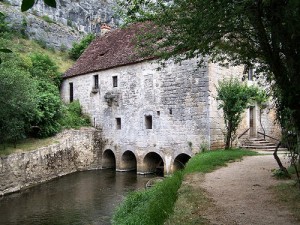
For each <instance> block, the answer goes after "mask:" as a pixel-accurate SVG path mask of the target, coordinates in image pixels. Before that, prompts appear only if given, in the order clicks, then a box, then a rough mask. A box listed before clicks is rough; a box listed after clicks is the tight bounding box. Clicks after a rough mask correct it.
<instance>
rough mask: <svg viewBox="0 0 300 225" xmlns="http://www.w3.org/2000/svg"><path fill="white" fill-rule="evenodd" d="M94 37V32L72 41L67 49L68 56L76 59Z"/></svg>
mask: <svg viewBox="0 0 300 225" xmlns="http://www.w3.org/2000/svg"><path fill="white" fill-rule="evenodd" d="M94 39H95V35H94V34H88V35H87V36H85V37H84V38H83V39H82V40H81V41H80V42H79V43H73V46H72V48H71V49H70V51H69V57H70V58H71V59H73V60H77V59H78V58H79V57H80V56H81V54H82V53H83V52H84V50H85V49H86V48H87V47H88V46H89V44H90V43H91V42H92V41H93V40H94Z"/></svg>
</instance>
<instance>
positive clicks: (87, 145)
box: [0, 128, 104, 196]
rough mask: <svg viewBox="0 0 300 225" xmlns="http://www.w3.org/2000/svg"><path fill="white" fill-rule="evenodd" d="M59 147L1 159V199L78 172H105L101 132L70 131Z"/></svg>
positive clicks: (62, 137) (51, 146) (60, 138)
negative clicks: (102, 163)
mask: <svg viewBox="0 0 300 225" xmlns="http://www.w3.org/2000/svg"><path fill="white" fill-rule="evenodd" d="M55 139H57V142H58V143H55V144H52V145H50V146H48V147H43V148H39V149H37V150H34V151H30V152H24V153H15V154H11V155H8V156H5V157H0V196H1V195H4V194H8V193H12V192H15V191H19V190H21V189H23V188H26V187H29V186H31V185H34V184H38V183H41V182H45V181H48V180H51V179H53V178H56V177H60V176H63V175H66V174H69V173H73V172H75V171H81V170H91V169H98V168H101V159H102V147H103V143H104V141H103V140H102V136H101V131H99V130H96V129H93V128H85V129H81V130H67V131H64V132H62V133H60V134H59V135H58V136H56V137H55Z"/></svg>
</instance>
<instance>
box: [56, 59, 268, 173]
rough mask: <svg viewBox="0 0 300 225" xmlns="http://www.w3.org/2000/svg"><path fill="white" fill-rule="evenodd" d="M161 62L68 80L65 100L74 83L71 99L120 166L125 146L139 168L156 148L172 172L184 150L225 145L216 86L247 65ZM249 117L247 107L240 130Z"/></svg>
mask: <svg viewBox="0 0 300 225" xmlns="http://www.w3.org/2000/svg"><path fill="white" fill-rule="evenodd" d="M158 67H159V64H157V63H156V62H155V61H144V62H138V63H135V64H132V65H125V66H120V67H116V68H111V69H107V70H103V71H98V72H93V73H88V74H84V75H79V76H73V77H69V78H65V79H64V82H63V85H62V88H61V96H62V99H63V100H64V101H65V102H69V101H70V83H72V84H73V99H74V100H77V99H78V100H79V101H80V104H81V106H82V107H83V111H84V113H86V114H88V115H89V116H90V117H91V121H92V124H93V125H94V126H95V127H98V128H100V129H101V130H102V133H103V136H104V137H105V139H106V140H108V141H107V142H106V146H105V147H104V149H110V150H111V151H112V152H113V153H114V155H115V157H116V164H117V165H116V167H117V169H120V170H122V163H124V160H122V157H123V155H124V153H125V152H126V151H131V152H132V153H133V154H134V156H135V157H136V160H137V164H138V165H137V169H138V172H143V171H145V170H146V169H145V168H144V167H145V165H144V164H145V161H143V160H144V159H145V156H146V155H147V154H148V153H149V152H154V153H157V154H158V155H160V156H161V158H162V159H163V163H164V166H165V172H166V173H169V172H171V171H172V170H173V168H172V166H173V164H174V160H175V158H176V157H177V156H178V155H180V154H182V153H183V154H186V155H188V156H192V155H193V154H195V153H197V152H200V151H201V149H203V148H206V149H216V148H220V147H223V146H224V132H225V126H224V120H223V113H222V111H221V110H218V102H217V100H216V99H215V98H216V95H217V93H216V87H217V85H218V81H219V80H223V79H224V78H229V77H232V76H233V77H240V79H241V77H242V76H241V75H242V73H243V69H244V68H242V67H230V68H225V67H220V66H218V65H216V64H208V63H207V64H206V65H205V66H204V67H202V68H198V67H197V63H196V59H194V60H188V61H184V62H182V63H181V64H180V65H179V64H174V63H173V62H171V61H169V62H168V63H167V65H166V67H165V68H161V70H157V68H158ZM97 77H98V81H95V80H97ZM114 82H115V84H114ZM97 84H98V88H97V87H96V88H95V85H97ZM248 117H249V115H248V113H247V112H246V113H245V118H244V120H243V122H242V124H241V127H240V129H239V131H238V133H241V132H243V131H244V130H245V129H247V128H248V127H249V122H248V121H249V118H248ZM266 118H267V116H266ZM269 125H270V124H269Z"/></svg>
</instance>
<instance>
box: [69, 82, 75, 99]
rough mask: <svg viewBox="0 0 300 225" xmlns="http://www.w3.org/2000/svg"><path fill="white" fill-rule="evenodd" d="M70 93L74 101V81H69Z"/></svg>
mask: <svg viewBox="0 0 300 225" xmlns="http://www.w3.org/2000/svg"><path fill="white" fill-rule="evenodd" d="M69 94H70V102H73V100H74V96H73V95H74V92H73V83H69Z"/></svg>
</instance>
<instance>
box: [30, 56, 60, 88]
mask: <svg viewBox="0 0 300 225" xmlns="http://www.w3.org/2000/svg"><path fill="white" fill-rule="evenodd" d="M29 57H30V59H31V62H32V66H31V67H30V69H29V72H30V73H31V75H32V76H33V77H36V78H38V79H46V80H47V81H51V82H53V83H54V84H55V85H56V86H57V87H59V86H60V83H61V74H60V73H59V72H58V66H57V65H56V64H55V62H54V61H53V60H52V59H51V58H50V57H49V56H48V55H45V54H42V53H32V54H30V55H29Z"/></svg>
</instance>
